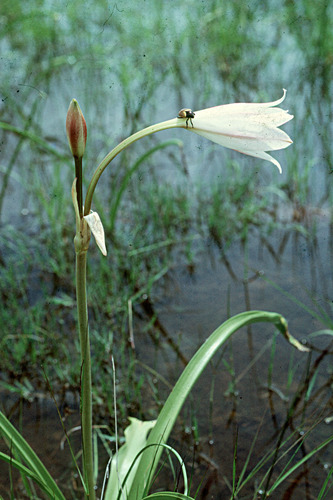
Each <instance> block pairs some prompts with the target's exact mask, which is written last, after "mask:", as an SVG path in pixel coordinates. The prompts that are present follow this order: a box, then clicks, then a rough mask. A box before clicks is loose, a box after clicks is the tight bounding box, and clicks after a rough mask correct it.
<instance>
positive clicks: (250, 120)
mask: <svg viewBox="0 0 333 500" xmlns="http://www.w3.org/2000/svg"><path fill="white" fill-rule="evenodd" d="M285 94H286V92H285V91H284V94H283V96H282V98H281V99H278V100H277V101H273V102H269V103H262V104H247V103H239V104H228V105H222V106H216V107H215V108H210V109H206V110H201V111H196V112H193V111H192V110H191V109H189V108H184V109H182V110H181V111H180V112H179V114H178V116H177V117H176V118H174V119H171V120H167V121H164V122H161V123H158V124H155V125H152V126H150V127H147V128H145V129H143V130H140V131H139V132H136V133H135V134H133V135H131V136H130V137H128V138H127V139H125V140H124V141H122V142H121V143H120V144H118V145H117V146H116V147H115V148H114V149H112V151H110V152H109V153H108V154H107V155H106V156H105V158H104V159H103V160H102V161H101V163H100V164H99V165H98V167H97V169H96V171H95V173H94V174H93V177H92V179H91V182H90V184H89V186H88V189H87V194H86V198H85V202H84V208H83V194H82V157H83V154H84V151H85V146H86V140H87V127H86V122H85V119H84V117H83V114H82V111H81V109H80V107H79V105H78V103H77V101H76V100H75V99H73V100H72V102H71V104H70V106H69V109H68V113H67V119H66V133H67V137H68V142H69V146H70V149H71V151H72V154H73V157H74V162H75V181H74V183H73V188H72V198H73V204H74V209H75V215H76V235H75V238H74V245H75V251H76V297H77V312H78V328H79V337H80V350H81V422H82V447H83V467H84V477H85V498H88V499H89V500H95V488H94V474H93V449H92V383H91V357H90V340H89V328H88V308H87V292H86V268H87V251H88V247H89V241H90V228H89V226H90V227H91V229H92V232H93V234H94V236H95V238H96V241H97V243H98V245H99V247H100V249H101V251H102V253H103V254H104V255H106V248H105V241H104V230H103V227H102V224H101V222H100V219H99V216H98V214H96V213H92V214H91V205H92V199H93V195H94V192H95V189H96V186H97V183H98V181H99V179H100V177H101V175H102V173H103V172H104V170H105V169H106V167H107V166H108V165H109V164H110V162H111V161H112V160H113V159H114V158H115V157H116V156H117V155H118V154H119V153H120V152H121V151H123V150H124V149H125V148H127V147H128V146H130V145H131V144H132V143H133V142H136V141H138V140H139V139H142V138H143V137H146V136H148V135H150V134H153V133H156V132H159V131H162V130H167V129H171V128H185V129H187V130H189V131H191V132H194V133H197V134H199V135H202V136H204V137H206V138H207V139H210V140H211V141H213V142H216V143H218V144H221V145H222V146H225V147H227V148H230V149H235V150H237V151H239V152H241V153H244V154H247V155H249V156H254V157H257V158H262V159H264V160H268V161H270V162H272V163H273V164H275V165H276V166H277V167H278V169H279V170H280V172H281V166H280V164H279V162H278V161H277V160H275V158H272V157H271V156H270V155H269V154H267V151H272V150H278V149H283V148H286V147H287V146H289V145H290V144H291V143H292V141H291V139H290V137H289V136H288V135H287V134H286V133H285V132H284V131H282V130H280V129H279V128H278V127H279V126H280V125H283V124H284V123H286V122H288V121H289V120H291V119H292V118H293V117H292V115H289V114H288V111H285V110H283V109H280V108H277V107H276V106H277V105H278V104H280V103H281V102H282V101H283V100H284V98H285Z"/></svg>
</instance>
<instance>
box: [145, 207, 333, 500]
mask: <svg viewBox="0 0 333 500" xmlns="http://www.w3.org/2000/svg"><path fill="white" fill-rule="evenodd" d="M328 222H329V217H328V214H325V213H324V212H322V213H321V215H320V216H318V217H316V224H317V230H316V234H315V235H313V237H312V238H305V237H304V236H302V235H299V234H298V235H296V234H295V233H287V232H278V231H277V232H276V234H275V235H274V236H273V237H272V238H270V240H269V244H268V243H267V242H266V241H265V240H263V239H260V238H259V237H256V236H253V237H251V238H250V241H249V244H248V245H247V246H243V245H240V244H234V245H233V246H232V247H231V248H229V249H228V250H227V251H226V252H225V253H223V254H222V253H221V251H219V250H216V248H215V247H214V246H208V247H207V252H206V253H205V255H202V256H201V257H200V259H198V265H197V266H195V269H194V271H193V272H192V274H190V273H188V272H187V271H186V270H184V269H183V268H182V269H179V270H175V271H174V272H173V273H171V275H170V276H169V282H168V286H167V287H166V290H165V289H163V292H161V293H163V297H162V295H161V296H160V297H156V303H155V306H156V307H155V312H156V313H157V315H158V318H159V321H160V324H161V325H162V327H163V329H164V331H165V332H167V333H168V334H169V335H170V336H171V337H172V339H173V341H174V343H175V344H177V346H178V347H179V350H180V351H181V354H182V356H179V355H178V354H177V353H176V352H175V350H172V349H170V346H169V343H168V342H167V339H166V337H165V335H164V336H163V335H161V337H160V346H161V345H162V349H161V350H160V351H159V352H156V353H155V354H156V355H155V368H156V370H157V371H158V372H159V373H162V374H163V375H164V376H165V377H166V378H167V380H168V381H169V382H172V383H174V382H175V380H176V378H177V376H178V374H179V373H180V372H181V370H182V368H183V366H184V362H183V358H184V357H185V358H188V359H189V358H190V357H191V355H192V354H193V353H194V352H195V350H196V349H197V347H198V346H200V345H201V343H202V342H203V341H204V340H205V339H206V338H207V336H208V335H209V334H210V333H211V332H212V331H213V330H214V329H215V328H216V327H217V326H219V325H220V324H221V323H222V322H223V321H224V320H225V319H227V318H228V317H229V316H230V315H234V314H236V313H239V312H242V311H244V310H246V309H263V310H269V311H276V312H279V313H281V314H282V315H284V316H285V317H286V318H287V319H288V322H289V328H290V331H291V333H292V334H293V335H294V336H295V337H296V338H298V339H299V340H301V341H304V342H309V343H310V344H311V346H312V347H313V349H314V350H313V351H312V353H311V355H307V354H304V353H299V352H297V351H295V350H294V349H293V348H292V347H291V346H290V345H289V344H288V343H287V342H286V341H285V339H283V338H280V337H278V338H276V346H275V354H274V357H273V358H274V359H273V361H272V363H273V369H272V375H271V378H270V376H269V364H270V360H271V359H272V356H273V354H272V352H273V351H272V349H273V347H272V344H273V337H274V328H272V326H271V325H263V324H261V325H258V326H255V325H254V326H252V327H251V329H243V330H242V331H240V332H237V333H236V334H235V335H234V337H233V339H232V341H231V342H230V343H229V344H228V348H227V350H226V351H225V353H224V355H223V359H224V360H225V361H226V362H227V363H228V366H227V365H226V364H225V363H224V362H223V360H221V356H219V355H217V356H215V359H214V360H213V362H212V363H211V366H209V367H208V368H207V369H206V372H205V373H204V374H203V375H202V377H201V379H200V381H199V382H198V384H197V385H196V387H195V390H194V391H193V395H192V396H191V398H190V399H191V402H190V403H189V404H187V406H186V409H185V411H184V412H183V416H182V419H181V423H180V424H179V426H178V431H179V434H177V433H175V434H174V436H173V438H174V443H175V446H176V448H177V449H178V450H179V451H180V452H183V457H184V458H185V460H187V462H188V466H189V470H190V471H191V469H192V459H193V457H192V454H193V453H194V454H195V456H196V458H197V460H198V462H197V465H196V467H197V469H198V470H197V475H196V477H197V478H198V481H201V480H202V478H203V477H204V480H203V483H202V488H201V493H200V495H201V496H200V495H199V498H206V497H207V498H221V499H222V498H228V497H229V495H230V490H229V488H228V486H227V482H228V480H229V482H231V481H232V463H233V456H234V449H235V442H236V435H237V436H238V445H237V446H238V451H237V472H238V473H240V471H241V468H242V467H243V465H244V463H245V460H246V457H247V456H248V453H249V451H250V448H251V444H252V443H253V441H254V439H255V436H256V433H257V432H259V435H258V438H257V441H256V446H255V447H254V450H253V452H252V458H251V460H250V462H249V464H250V466H249V468H248V470H250V469H251V467H253V466H254V465H255V464H256V463H257V462H258V461H259V460H260V459H262V457H263V456H264V454H265V453H266V452H267V451H268V450H269V449H271V448H272V447H273V448H274V445H275V444H276V442H277V440H278V437H279V435H280V433H281V431H282V429H283V428H284V426H286V430H285V433H284V439H286V438H287V437H288V436H290V434H291V432H292V431H295V429H296V430H297V431H300V432H304V431H306V430H307V429H309V427H310V426H311V425H312V424H313V423H314V422H315V421H316V419H321V418H322V417H323V416H327V415H330V413H331V412H332V400H331V396H330V390H329V388H328V387H326V384H328V385H329V384H330V383H332V371H331V368H330V366H331V365H330V359H329V358H330V356H329V355H325V354H324V355H323V354H322V350H325V348H326V347H328V346H329V345H330V339H331V337H329V336H320V337H316V338H311V336H310V334H311V333H312V332H314V331H317V330H321V329H322V328H323V323H322V322H321V321H320V320H319V316H318V317H315V316H314V314H311V313H310V310H312V311H316V312H317V313H318V312H319V309H320V308H322V314H324V311H326V313H328V314H329V311H330V308H331V303H332V290H333V286H332V285H333V284H332V277H333V273H332V238H331V233H330V230H331V229H330V226H329V223H328ZM278 287H280V290H278V289H277V288H278ZM306 309H308V310H306ZM136 340H137V342H136V344H137V351H138V358H139V359H140V360H142V361H145V362H147V363H149V360H151V359H153V356H152V354H151V351H150V350H149V348H148V347H147V344H146V342H145V339H144V338H138V339H136ZM147 349H148V353H149V354H148V355H147ZM316 363H318V366H316ZM314 366H316V373H317V375H316V379H315V382H314V386H313V388H312V390H311V391H309V393H308V396H309V402H305V401H304V392H302V391H306V390H307V388H308V385H307V384H304V380H305V378H306V374H307V373H309V372H310V373H311V370H315V368H314ZM291 371H292V372H293V376H292V377H291V378H290V379H289V380H288V373H289V374H290V373H291ZM161 385H163V384H161ZM269 388H270V389H271V390H269ZM164 392H167V391H164V390H163V389H162V393H164ZM297 393H299V394H300V401H299V402H298V403H297V404H296V406H295V418H293V419H290V420H289V422H288V419H287V412H288V409H289V408H290V406H291V404H292V402H293V400H294V398H295V395H296V394H297ZM312 398H313V399H312ZM332 431H333V428H332V424H329V423H324V422H321V423H320V424H318V426H317V427H316V429H315V431H314V432H313V434H312V435H311V437H310V439H309V440H308V442H306V443H305V445H304V448H303V449H302V450H300V451H299V452H298V453H297V455H296V456H297V458H298V459H300V458H302V456H303V454H306V453H307V452H309V451H310V450H311V449H312V448H313V447H314V446H316V445H318V444H319V443H320V442H321V441H322V440H324V439H325V438H327V437H329V436H330V435H331V434H332ZM181 436H182V437H181ZM196 441H197V442H198V443H199V444H198V445H195V442H196ZM290 456H291V455H290V453H289V454H288V457H289V458H290ZM332 459H333V455H332V448H331V447H329V448H327V449H325V450H323V452H321V453H320V454H318V456H317V457H316V459H315V460H313V461H312V462H310V465H309V466H308V465H305V466H304V467H303V468H300V469H298V471H297V472H296V473H294V474H293V475H292V476H291V478H289V479H288V480H287V481H286V482H285V483H284V484H283V486H281V487H280V488H279V489H278V490H277V492H274V493H273V494H272V498H277V499H280V498H293V499H299V500H301V499H305V498H313V495H314V494H316V493H318V491H319V490H320V487H321V485H322V483H323V481H324V479H325V477H326V470H327V467H328V466H329V464H332ZM269 463H271V462H269ZM285 463H286V460H285V459H284V460H282V461H281V462H280V463H278V465H277V466H276V468H275V471H274V474H273V477H274V478H276V477H277V474H278V472H279V471H281V470H282V468H283V466H284V465H285ZM267 468H268V467H267V466H265V467H264V468H263V470H262V471H261V472H260V473H258V475H257V481H256V484H258V483H259V481H260V480H261V479H262V478H263V476H264V473H265V472H266V471H267ZM194 484H197V481H196V480H194ZM169 487H172V484H171V483H170V484H169ZM192 492H193V490H192ZM247 495H251V496H250V497H248V496H247ZM252 495H253V482H252V484H251V486H246V487H245V488H244V490H242V494H241V496H240V498H251V497H252Z"/></svg>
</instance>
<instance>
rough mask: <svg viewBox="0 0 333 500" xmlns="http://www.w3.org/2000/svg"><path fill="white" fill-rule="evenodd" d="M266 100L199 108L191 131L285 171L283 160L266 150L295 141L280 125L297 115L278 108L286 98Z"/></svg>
mask: <svg viewBox="0 0 333 500" xmlns="http://www.w3.org/2000/svg"><path fill="white" fill-rule="evenodd" d="M285 96H286V90H284V93H283V96H282V97H281V99H278V100H277V101H273V102H266V103H261V104H260V103H259V104H256V103H235V104H224V105H221V106H215V107H213V108H207V109H203V110H201V111H195V113H194V115H195V117H194V118H193V128H192V127H188V130H190V131H191V132H195V133H196V134H199V135H202V136H203V137H206V138H207V139H210V140H211V141H213V142H216V143H218V144H221V145H222V146H225V147H227V148H230V149H234V150H236V151H239V152H240V153H244V154H247V155H249V156H255V157H257V158H262V159H263V160H268V161H270V162H272V163H274V165H276V166H277V168H278V169H279V171H280V173H281V172H282V170H281V166H280V163H279V162H278V161H277V160H276V159H275V158H273V157H272V156H271V155H269V154H267V153H266V151H275V150H278V149H284V148H287V147H288V146H290V144H292V142H293V141H292V140H291V139H290V137H289V136H288V134H286V132H284V131H283V130H280V129H279V128H278V127H279V126H280V125H283V124H284V123H287V122H288V121H289V120H291V119H292V118H293V116H292V115H290V114H289V113H288V111H286V110H284V109H281V108H277V107H275V106H278V105H279V104H280V103H281V102H282V101H283V100H284V98H285Z"/></svg>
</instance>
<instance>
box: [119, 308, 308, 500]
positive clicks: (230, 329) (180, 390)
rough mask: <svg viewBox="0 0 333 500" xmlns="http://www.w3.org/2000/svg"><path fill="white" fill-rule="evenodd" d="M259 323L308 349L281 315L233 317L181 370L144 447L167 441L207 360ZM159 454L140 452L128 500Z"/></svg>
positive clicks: (143, 484) (138, 492)
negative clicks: (235, 335) (242, 330)
mask: <svg viewBox="0 0 333 500" xmlns="http://www.w3.org/2000/svg"><path fill="white" fill-rule="evenodd" d="M261 322H267V323H273V324H274V325H275V326H276V328H277V329H278V330H279V332H280V333H281V334H282V335H283V336H284V337H285V338H286V340H287V341H288V342H289V343H290V344H291V345H293V346H294V347H296V348H297V349H299V350H301V351H306V350H307V348H305V347H304V346H302V345H301V344H300V343H299V342H298V341H297V340H296V339H294V338H293V337H292V336H291V335H290V334H289V332H288V326H287V322H286V320H285V319H284V318H283V316H281V315H280V314H277V313H272V312H265V311H248V312H244V313H241V314H238V315H236V316H233V317H232V318H230V319H228V320H227V321H225V322H224V323H223V324H222V325H221V326H219V327H218V328H217V329H216V330H215V331H214V332H213V333H212V334H211V336H210V337H209V338H208V339H207V340H206V342H205V343H204V344H203V345H202V346H201V347H200V349H199V350H198V351H197V352H196V354H195V355H194V356H193V358H192V359H191V361H190V362H189V364H188V365H187V366H186V368H185V369H184V371H183V373H182V374H181V376H180V378H179V379H178V381H177V383H176V385H175V387H174V388H173V390H172V392H171V394H170V396H169V397H168V399H167V401H166V402H165V404H164V406H163V408H162V410H161V413H160V415H159V417H158V419H157V422H156V425H155V426H154V428H153V429H152V431H151V433H150V435H149V438H148V440H147V446H150V445H153V444H155V445H156V444H160V443H165V442H166V441H167V439H168V437H169V435H170V432H171V430H172V428H173V426H174V424H175V421H176V418H177V416H178V414H179V412H180V410H181V408H182V406H183V404H184V402H185V400H186V398H187V396H188V395H189V393H190V391H191V390H192V388H193V386H194V384H195V382H196V381H197V380H198V378H199V376H200V375H201V373H202V371H203V370H204V369H205V367H206V366H207V364H208V363H209V361H210V359H211V358H212V357H213V356H214V354H215V353H216V352H217V350H218V349H219V348H220V347H221V346H222V345H223V344H224V343H225V342H226V340H227V339H228V338H229V337H230V336H231V335H232V334H233V333H235V332H236V331H237V330H239V329H240V328H242V327H243V326H247V325H250V324H253V323H261ZM161 453H162V448H161V447H160V446H158V448H157V449H156V448H155V449H154V447H150V448H149V449H147V450H146V451H145V452H144V453H143V454H142V457H141V459H140V463H139V467H138V469H137V471H136V475H135V477H134V479H133V484H132V488H131V490H130V493H129V495H128V500H137V499H138V498H143V496H144V491H145V489H147V488H149V484H148V483H149V477H152V476H153V473H154V470H155V469H156V467H157V463H158V460H159V458H160V455H161Z"/></svg>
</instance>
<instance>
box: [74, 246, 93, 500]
mask: <svg viewBox="0 0 333 500" xmlns="http://www.w3.org/2000/svg"><path fill="white" fill-rule="evenodd" d="M86 268H87V251H86V250H83V251H80V252H77V253H76V299H77V312H78V324H79V335H80V346H81V370H82V372H81V426H82V428H81V430H82V447H83V470H84V477H85V482H86V485H87V489H88V493H87V495H86V498H89V500H95V489H94V473H93V471H94V469H93V448H92V399H91V390H92V389H91V359H90V341H89V329H88V309H87V292H86Z"/></svg>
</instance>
